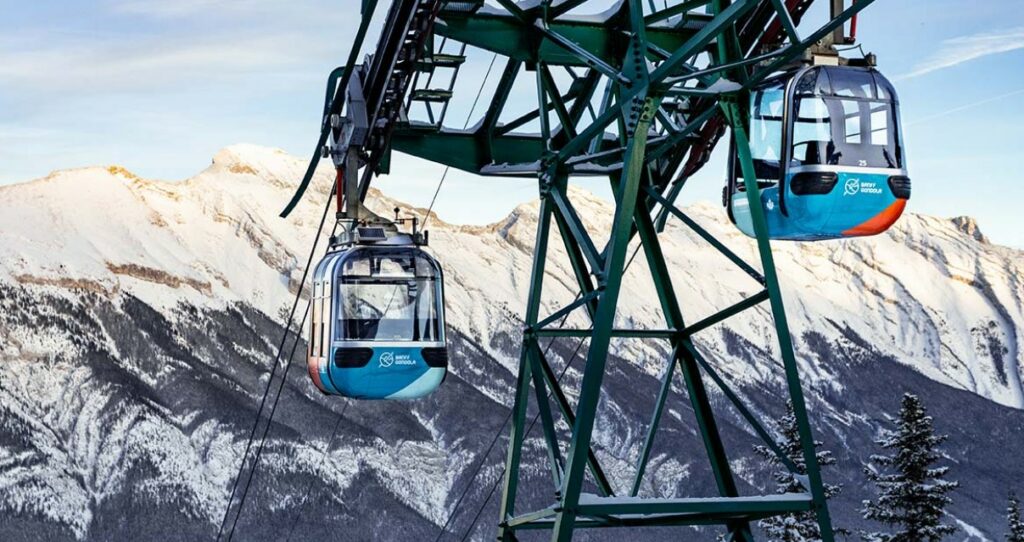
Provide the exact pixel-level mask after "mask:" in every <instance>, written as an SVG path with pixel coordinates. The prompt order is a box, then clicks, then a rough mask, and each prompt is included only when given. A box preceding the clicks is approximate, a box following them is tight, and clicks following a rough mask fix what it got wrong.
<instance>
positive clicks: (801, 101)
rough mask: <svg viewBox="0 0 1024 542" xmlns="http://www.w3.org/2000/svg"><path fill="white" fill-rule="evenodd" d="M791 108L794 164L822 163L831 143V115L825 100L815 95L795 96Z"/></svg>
mask: <svg viewBox="0 0 1024 542" xmlns="http://www.w3.org/2000/svg"><path fill="white" fill-rule="evenodd" d="M793 110H794V111H796V113H797V114H796V117H795V118H794V119H793V159H792V161H791V163H793V164H795V165H804V164H822V163H825V162H824V160H825V158H826V156H827V154H828V151H827V149H828V148H829V145H830V144H831V143H832V139H833V138H832V117H831V115H830V114H829V107H828V104H826V102H825V100H824V99H822V98H819V97H817V96H807V97H800V98H797V100H796V103H795V104H794V107H793Z"/></svg>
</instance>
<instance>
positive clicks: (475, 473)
mask: <svg viewBox="0 0 1024 542" xmlns="http://www.w3.org/2000/svg"><path fill="white" fill-rule="evenodd" d="M641 247H643V244H642V243H638V244H637V246H636V248H635V249H633V254H632V255H631V256H630V257H629V261H628V262H627V263H626V266H625V267H624V268H623V270H622V273H623V274H625V273H626V271H628V270H629V267H630V266H631V265H633V260H634V259H636V256H637V253H639V252H640V248H641ZM580 297H581V294H579V293H578V294H576V299H579V298H580ZM574 301H575V300H574ZM569 315H570V313H567V314H566V315H565V316H564V317H562V321H561V322H559V324H558V327H557V328H556V329H562V328H563V327H565V322H566V320H568V318H569ZM555 339H556V337H552V338H551V340H550V341H548V345H547V347H545V348H544V352H543V354H542V357H547V354H548V352H549V351H550V350H551V346H552V345H553V344H554V342H555ZM586 340H587V338H586V337H580V340H579V342H578V343H576V349H575V350H574V351H573V353H572V355H571V356H569V361H567V362H566V364H565V367H563V368H562V371H561V373H559V375H558V378H557V379H555V383H556V384H561V382H562V377H563V376H565V373H566V372H567V371H568V370H569V367H570V366H571V365H572V362H573V361H575V360H576V356H577V355H579V352H580V349H581V348H582V347H583V343H584V341H586ZM551 393H552V392H550V391H549V392H548V398H550V397H551ZM512 414H513V411H512V410H509V414H508V416H506V417H505V421H503V422H502V424H501V426H500V427H499V428H498V432H497V433H496V434H495V435H494V439H492V440H491V444H490V445H489V446H488V447H487V451H486V452H484V454H483V455H482V456H481V458H480V462H479V463H477V466H476V469H474V471H473V475H472V476H471V477H470V479H469V482H467V483H466V487H465V488H464V489H463V490H462V493H461V494H460V495H459V498H458V499H456V501H455V505H454V506H453V507H452V512H451V513H450V514H449V515H448V519H446V520H445V522H444V525H443V526H441V531H440V532H439V533H437V537H436V538H434V542H439V541H440V540H441V537H442V536H444V534H445V533H446V532H447V531H448V527H449V526H450V525H451V522H452V520H454V519H455V516H456V515H458V511H459V505H460V504H461V503H462V500H463V499H465V497H466V495H467V494H468V493H469V490H470V489H471V488H472V487H473V482H474V481H475V480H476V477H477V476H478V475H479V474H480V471H481V470H482V469H483V465H484V463H485V462H486V459H487V456H488V455H490V453H491V450H492V449H493V448H494V445H495V444H496V443H497V442H498V439H500V438H501V435H503V434H504V433H505V426H506V425H508V422H509V420H511V419H512ZM539 416H540V413H539V412H538V413H537V414H536V415H535V416H534V417H533V421H531V422H530V425H529V427H527V429H526V434H527V435H529V434H530V431H531V430H532V429H533V426H534V425H535V424H536V423H537V419H538V417H539ZM504 475H505V468H504V467H502V469H501V473H499V474H498V477H497V479H496V480H495V482H494V485H493V486H492V487H491V490H490V491H489V492H488V494H487V497H486V498H485V499H484V502H483V504H481V505H480V507H479V508H477V511H476V514H475V515H474V516H473V521H472V523H470V526H469V529H468V530H466V532H465V533H464V534H463V536H462V538H461V540H462V541H465V540H466V539H467V537H469V535H470V533H472V532H473V527H474V526H476V522H477V521H478V520H479V519H480V514H481V513H483V510H484V508H486V507H487V503H488V502H490V500H491V497H493V496H494V491H495V490H496V488H497V487H498V484H499V483H500V482H501V480H502V477H503V476H504Z"/></svg>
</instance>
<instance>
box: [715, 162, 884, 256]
mask: <svg viewBox="0 0 1024 542" xmlns="http://www.w3.org/2000/svg"><path fill="white" fill-rule="evenodd" d="M894 174H898V172H894ZM792 175H793V174H792V173H790V174H788V177H787V181H788V180H789V179H792ZM888 180H889V174H887V173H863V172H858V171H840V172H838V182H837V183H836V186H835V187H834V188H833V189H832V191H831V192H830V193H828V194H809V195H796V194H794V193H793V192H792V191H791V190H789V188H788V187H789V186H790V183H789V182H787V183H786V187H787V189H786V194H785V205H786V214H783V212H782V204H781V203H780V201H779V188H778V186H773V187H770V188H765V189H764V190H762V191H761V207H762V209H763V210H764V214H765V220H766V222H767V223H768V234H769V236H770V237H771V238H772V239H788V240H796V241H814V240H822V239H839V238H843V237H855V236H860V235H873V234H875V233H881V231H884V230H885V229H888V227H889V225H891V224H892V222H894V221H895V220H896V218H898V217H899V214H900V212H902V206H901V205H895V204H896V203H897V201H898V200H897V198H896V197H895V196H894V195H893V193H892V189H891V188H890V187H889V183H888ZM732 212H733V217H734V219H735V220H736V227H737V228H739V230H740V231H742V232H743V233H745V234H747V235H748V236H750V237H754V227H753V222H752V220H751V216H750V209H749V207H748V205H747V196H746V193H743V192H739V193H736V194H733V195H732ZM872 220H874V221H875V222H874V223H873V224H874V225H875V226H876V227H874V228H862V230H856V228H858V227H862V226H864V225H865V223H869V222H870V221H872ZM851 230H853V231H851ZM867 230H869V231H867Z"/></svg>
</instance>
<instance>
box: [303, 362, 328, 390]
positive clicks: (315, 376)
mask: <svg viewBox="0 0 1024 542" xmlns="http://www.w3.org/2000/svg"><path fill="white" fill-rule="evenodd" d="M306 370H308V371H309V378H310V379H312V380H313V385H314V386H316V387H317V388H318V389H319V390H320V391H324V392H326V391H327V390H325V389H324V383H323V382H322V381H321V380H320V358H318V357H307V358H306Z"/></svg>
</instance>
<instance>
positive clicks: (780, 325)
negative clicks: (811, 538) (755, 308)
mask: <svg viewBox="0 0 1024 542" xmlns="http://www.w3.org/2000/svg"><path fill="white" fill-rule="evenodd" d="M721 105H722V108H723V110H724V112H725V115H726V117H727V118H728V119H729V122H730V125H731V127H732V133H733V137H734V138H735V145H736V150H737V156H738V157H739V163H740V167H741V168H742V171H743V182H744V184H745V185H746V189H747V203H748V204H749V205H750V215H751V218H752V220H753V223H754V233H755V234H756V236H757V251H758V254H759V255H760V257H761V267H762V268H763V269H764V279H765V287H766V288H767V290H768V300H769V302H770V304H771V308H772V316H773V319H774V321H775V334H776V336H777V337H778V341H779V353H780V354H781V356H782V364H783V367H784V368H785V371H786V383H787V386H788V388H789V398H790V401H792V403H793V414H794V417H795V418H796V423H797V428H798V432H799V434H800V447H801V450H802V452H803V456H804V464H805V465H806V468H807V480H808V483H809V484H810V486H811V487H809V488H807V489H808V490H809V491H810V492H811V496H812V497H813V499H814V508H815V512H816V515H817V518H818V527H819V529H820V531H821V539H822V540H823V542H833V540H834V539H835V535H834V533H833V532H832V520H831V518H830V516H829V512H828V505H827V504H826V502H825V486H824V483H823V482H822V479H821V468H820V466H819V465H818V456H817V453H816V452H815V449H814V435H813V434H812V432H811V424H810V421H809V419H808V416H807V405H806V404H805V402H804V392H803V388H802V387H801V384H800V372H799V370H798V368H797V364H796V355H795V354H794V353H793V338H792V336H790V334H789V323H788V321H787V320H786V308H785V305H784V304H783V302H782V290H781V289H780V288H779V277H778V273H777V272H776V270H775V259H774V258H773V257H772V247H771V243H770V241H769V238H768V224H767V222H766V220H765V216H764V209H762V208H761V191H760V188H759V187H758V186H757V175H756V173H755V170H754V161H753V159H752V157H751V155H750V143H749V141H748V138H747V129H746V121H745V115H744V114H743V112H744V109H743V108H741V107H740V106H739V105H738V104H737V103H736V101H735V99H730V100H723V101H722V102H721Z"/></svg>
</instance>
